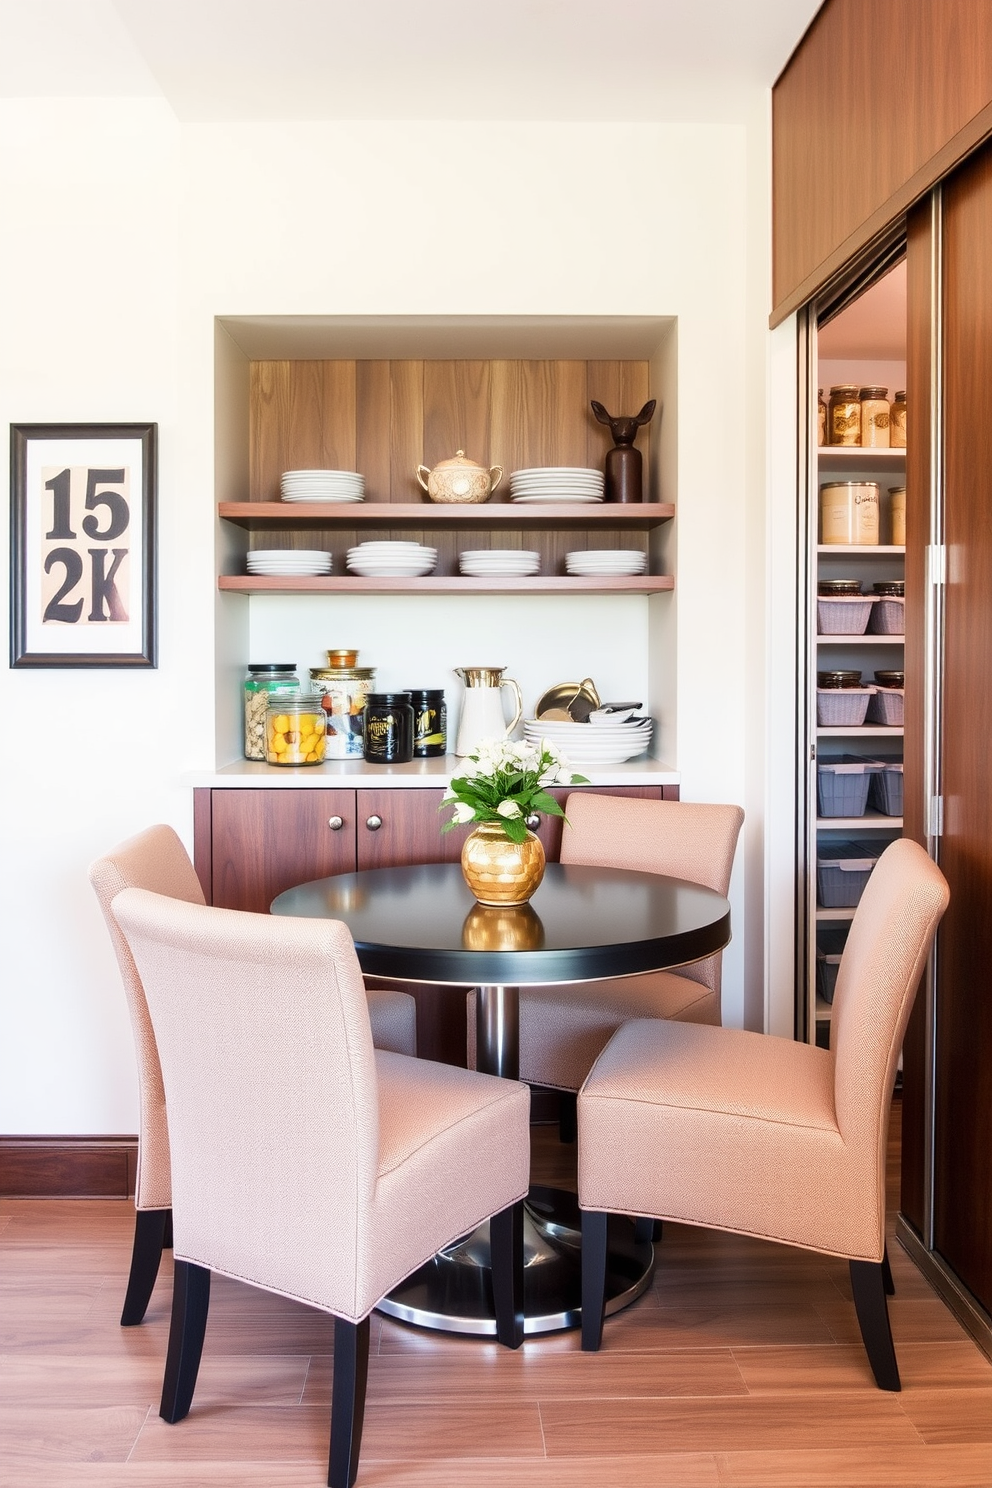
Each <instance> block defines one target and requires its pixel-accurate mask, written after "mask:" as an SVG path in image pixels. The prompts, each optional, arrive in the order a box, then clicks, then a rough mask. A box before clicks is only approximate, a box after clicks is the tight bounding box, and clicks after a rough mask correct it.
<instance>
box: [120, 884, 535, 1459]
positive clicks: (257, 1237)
mask: <svg viewBox="0 0 992 1488" xmlns="http://www.w3.org/2000/svg"><path fill="white" fill-rule="evenodd" d="M111 912H112V914H113V916H114V917H115V919H116V920H117V922H118V924H119V926H120V929H121V932H122V934H123V936H124V939H125V940H126V942H127V945H128V948H129V951H130V953H131V955H132V957H133V959H134V963H135V965H136V967H137V973H138V975H139V976H140V978H141V984H142V986H143V987H144V991H145V996H146V998H147V1004H148V1009H149V1012H150V1015H151V1022H152V1028H153V1030H154V1035H155V1042H156V1046H157V1048H158V1052H159V1057H160V1060H161V1068H162V1075H163V1081H164V1087H165V1096H166V1101H167V1104H168V1109H169V1136H170V1141H171V1147H172V1195H173V1198H172V1203H173V1228H174V1253H175V1284H174V1292H173V1305H172V1326H171V1331H170V1335H169V1348H168V1357H167V1361H166V1369H165V1381H164V1385H163V1391H162V1404H161V1414H162V1416H163V1417H164V1419H165V1420H167V1421H170V1422H175V1421H178V1420H181V1419H182V1418H183V1417H184V1416H185V1415H186V1414H187V1413H188V1411H189V1409H190V1405H191V1402H192V1398H193V1391H194V1387H195V1384H196V1376H197V1370H198V1368H199V1361H200V1354H201V1350H202V1347H203V1337H204V1330H205V1328H206V1321H207V1307H208V1301H209V1292H210V1273H211V1271H217V1272H219V1273H221V1274H222V1275H225V1276H230V1277H234V1278H236V1279H237V1280H239V1281H244V1282H248V1283H249V1284H251V1285H253V1286H257V1287H262V1288H265V1289H266V1290H268V1291H273V1292H277V1293H279V1294H280V1295H281V1296H285V1297H291V1298H294V1299H295V1300H297V1301H300V1302H305V1303H308V1304H309V1305H311V1306H314V1307H317V1308H320V1309H322V1310H323V1311H325V1312H328V1313H330V1314H332V1315H333V1317H334V1319H335V1325H334V1383H333V1398H332V1407H331V1448H330V1465H329V1472H328V1483H329V1484H330V1485H331V1488H347V1485H350V1484H352V1483H353V1482H354V1480H355V1476H356V1474H357V1471H358V1456H359V1449H360V1445H361V1434H362V1419H363V1412H364V1400H365V1381H366V1373H367V1368H368V1350H369V1314H370V1313H371V1312H372V1309H373V1308H374V1307H375V1305H376V1303H377V1302H379V1301H380V1300H381V1299H382V1298H383V1297H384V1296H385V1295H386V1293H387V1292H389V1291H390V1290H391V1289H392V1288H393V1287H394V1286H396V1285H397V1284H398V1283H399V1282H400V1281H401V1280H402V1279H403V1278H404V1277H406V1276H408V1275H409V1274H410V1273H411V1272H412V1271H415V1270H416V1269H417V1268H418V1267H419V1266H421V1265H423V1264H424V1263H425V1262H426V1261H428V1260H429V1259H430V1258H431V1256H433V1255H434V1254H435V1253H436V1251H438V1250H439V1249H440V1248H441V1247H443V1246H445V1245H447V1244H450V1243H451V1242H452V1241H453V1240H455V1239H456V1238H457V1237H459V1236H461V1235H464V1234H466V1233H467V1232H468V1231H470V1230H472V1229H473V1228H474V1227H475V1226H476V1225H477V1224H480V1223H481V1222H482V1221H483V1220H485V1219H491V1226H490V1228H491V1236H492V1256H493V1291H494V1297H495V1304H496V1324H497V1337H498V1338H499V1340H500V1342H501V1343H504V1344H507V1345H509V1346H511V1347H517V1346H519V1344H520V1343H521V1341H522V1339H523V1203H522V1200H523V1196H524V1194H525V1193H526V1191H527V1181H528V1171H529V1137H530V1132H529V1116H530V1094H529V1092H528V1090H527V1088H526V1086H524V1085H521V1084H519V1083H518V1082H517V1081H515V1080H502V1079H497V1078H495V1077H493V1076H491V1075H481V1074H476V1073H475V1072H473V1071H470V1070H463V1069H459V1068H456V1067H454V1066H451V1065H445V1064H435V1063H433V1062H431V1061H429V1060H420V1059H411V1058H409V1057H408V1056H406V1055H402V1054H392V1053H388V1052H384V1051H383V1052H376V1051H375V1050H374V1049H373V1045H372V1034H371V1030H370V1027H369V1014H368V1004H367V1002H366V998H365V988H364V985H363V982H362V975H361V970H360V968H359V965H358V959H357V957H356V955H355V948H354V944H353V942H352V939H351V936H350V934H349V932H348V930H347V927H346V926H344V925H342V924H341V923H340V922H338V921H334V920H311V919H293V918H284V917H281V916H280V917H275V916H269V915H255V914H247V913H243V912H241V911H237V910H226V909H211V908H207V907H205V906H202V905H192V904H184V903H181V902H180V901H178V900H176V899H169V898H165V897H164V896H162V895H159V894H149V893H147V892H146V891H145V890H143V889H125V890H124V891H123V892H122V893H120V894H118V895H117V896H116V898H115V899H114V901H113V904H112V906H111ZM208 1430H209V1425H208Z"/></svg>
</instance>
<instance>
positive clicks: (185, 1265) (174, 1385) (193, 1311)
mask: <svg viewBox="0 0 992 1488" xmlns="http://www.w3.org/2000/svg"><path fill="white" fill-rule="evenodd" d="M209 1306H210V1272H209V1271H208V1270H207V1269H206V1267H204V1266H195V1265H194V1264H193V1262H192V1261H177V1262H176V1265H175V1279H174V1281H173V1283H172V1323H171V1325H170V1327H169V1349H168V1352H167V1354H166V1357H165V1380H164V1382H163V1384H162V1404H161V1405H160V1406H159V1412H158V1413H159V1415H160V1416H161V1417H162V1420H163V1421H168V1422H169V1423H170V1424H171V1425H175V1423H176V1422H177V1421H181V1420H182V1419H183V1417H184V1416H187V1415H188V1414H189V1408H190V1405H191V1404H192V1402H193V1391H194V1390H195V1389H196V1376H197V1373H198V1371H199V1368H200V1355H201V1354H202V1353H203V1335H204V1333H205V1332H206V1330H207V1311H208V1309H209Z"/></svg>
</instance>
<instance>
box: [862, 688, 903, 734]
mask: <svg viewBox="0 0 992 1488" xmlns="http://www.w3.org/2000/svg"><path fill="white" fill-rule="evenodd" d="M905 702H906V690H905V688H903V687H876V688H875V689H874V691H873V695H872V698H871V701H870V702H869V704H868V714H867V721H868V722H869V723H881V724H884V725H885V726H886V727H887V728H902V725H903V720H904V718H905V712H906V709H905Z"/></svg>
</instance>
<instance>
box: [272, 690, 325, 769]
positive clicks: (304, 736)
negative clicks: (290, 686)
mask: <svg viewBox="0 0 992 1488" xmlns="http://www.w3.org/2000/svg"><path fill="white" fill-rule="evenodd" d="M265 758H266V760H267V762H268V763H269V764H270V765H320V764H323V761H324V710H323V708H322V707H321V705H320V697H319V695H318V694H317V693H313V692H285V693H281V694H277V695H276V696H275V697H271V698H270V699H269V706H268V708H267V709H266V713H265Z"/></svg>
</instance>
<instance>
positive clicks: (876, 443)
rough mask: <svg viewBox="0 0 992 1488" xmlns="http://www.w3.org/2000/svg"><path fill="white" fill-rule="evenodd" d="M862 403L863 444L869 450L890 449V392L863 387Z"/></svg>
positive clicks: (882, 388) (883, 389)
mask: <svg viewBox="0 0 992 1488" xmlns="http://www.w3.org/2000/svg"><path fill="white" fill-rule="evenodd" d="M859 397H860V401H861V443H862V444H863V445H864V446H865V447H866V448H867V449H888V447H889V390H888V388H884V387H863V388H862V389H861V392H860V394H859Z"/></svg>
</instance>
